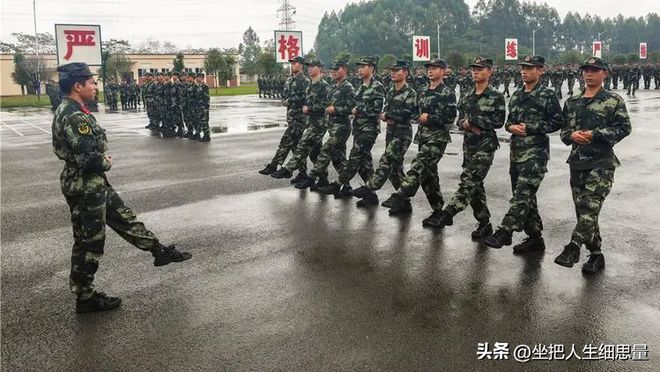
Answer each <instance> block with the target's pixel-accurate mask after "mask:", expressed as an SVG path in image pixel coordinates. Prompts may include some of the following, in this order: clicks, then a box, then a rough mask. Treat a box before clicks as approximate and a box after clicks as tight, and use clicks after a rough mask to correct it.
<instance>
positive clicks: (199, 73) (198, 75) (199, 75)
mask: <svg viewBox="0 0 660 372" xmlns="http://www.w3.org/2000/svg"><path fill="white" fill-rule="evenodd" d="M196 76H197V77H204V73H203V72H198V73H197V75H196Z"/></svg>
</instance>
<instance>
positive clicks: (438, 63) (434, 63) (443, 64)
mask: <svg viewBox="0 0 660 372" xmlns="http://www.w3.org/2000/svg"><path fill="white" fill-rule="evenodd" d="M424 66H426V67H431V66H435V67H440V68H447V62H445V60H444V59H441V58H436V59H434V60H432V61H430V62H426V63H425V64H424Z"/></svg>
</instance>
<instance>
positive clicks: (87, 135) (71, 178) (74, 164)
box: [52, 97, 110, 196]
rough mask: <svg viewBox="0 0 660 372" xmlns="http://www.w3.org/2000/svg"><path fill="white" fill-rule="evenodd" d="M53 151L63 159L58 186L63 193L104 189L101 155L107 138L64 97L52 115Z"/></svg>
mask: <svg viewBox="0 0 660 372" xmlns="http://www.w3.org/2000/svg"><path fill="white" fill-rule="evenodd" d="M52 131H53V151H54V152H55V155H57V157H58V158H60V159H61V160H64V161H65V165H64V170H62V174H61V175H60V187H61V189H62V193H63V194H64V195H66V196H74V195H82V194H86V193H96V192H102V191H104V190H106V188H107V185H108V183H107V180H106V178H105V172H106V171H108V170H110V163H109V162H108V161H107V160H106V158H105V152H106V151H107V150H108V140H107V138H106V136H105V130H104V129H103V128H101V126H100V125H98V124H97V123H96V119H95V118H94V115H92V113H91V112H89V110H87V108H86V107H82V106H80V104H78V102H76V101H74V100H72V99H71V98H68V97H65V98H64V99H63V100H62V103H61V104H60V105H59V106H58V107H57V110H55V117H54V118H53V125H52Z"/></svg>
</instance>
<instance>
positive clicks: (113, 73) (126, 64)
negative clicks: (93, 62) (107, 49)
mask: <svg viewBox="0 0 660 372" xmlns="http://www.w3.org/2000/svg"><path fill="white" fill-rule="evenodd" d="M134 64H135V62H133V61H132V60H131V59H130V58H129V57H128V56H127V55H126V54H124V53H115V54H111V53H109V54H108V58H107V60H106V61H105V79H108V80H109V79H111V78H119V79H120V80H131V79H132V78H133V75H132V74H131V70H132V69H133V65H134Z"/></svg>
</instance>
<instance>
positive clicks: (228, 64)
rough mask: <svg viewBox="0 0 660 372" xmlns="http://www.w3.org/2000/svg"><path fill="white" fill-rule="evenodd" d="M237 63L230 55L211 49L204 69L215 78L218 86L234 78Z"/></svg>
mask: <svg viewBox="0 0 660 372" xmlns="http://www.w3.org/2000/svg"><path fill="white" fill-rule="evenodd" d="M235 63H236V61H235V60H234V57H232V56H231V55H230V54H228V53H223V52H221V51H220V50H219V49H217V48H212V49H209V52H208V54H207V55H206V59H205V60H204V68H205V69H206V71H207V72H208V73H211V74H212V75H213V76H215V78H216V81H217V82H218V85H221V84H224V83H225V82H226V81H227V80H231V79H233V78H234V64H235Z"/></svg>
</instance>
